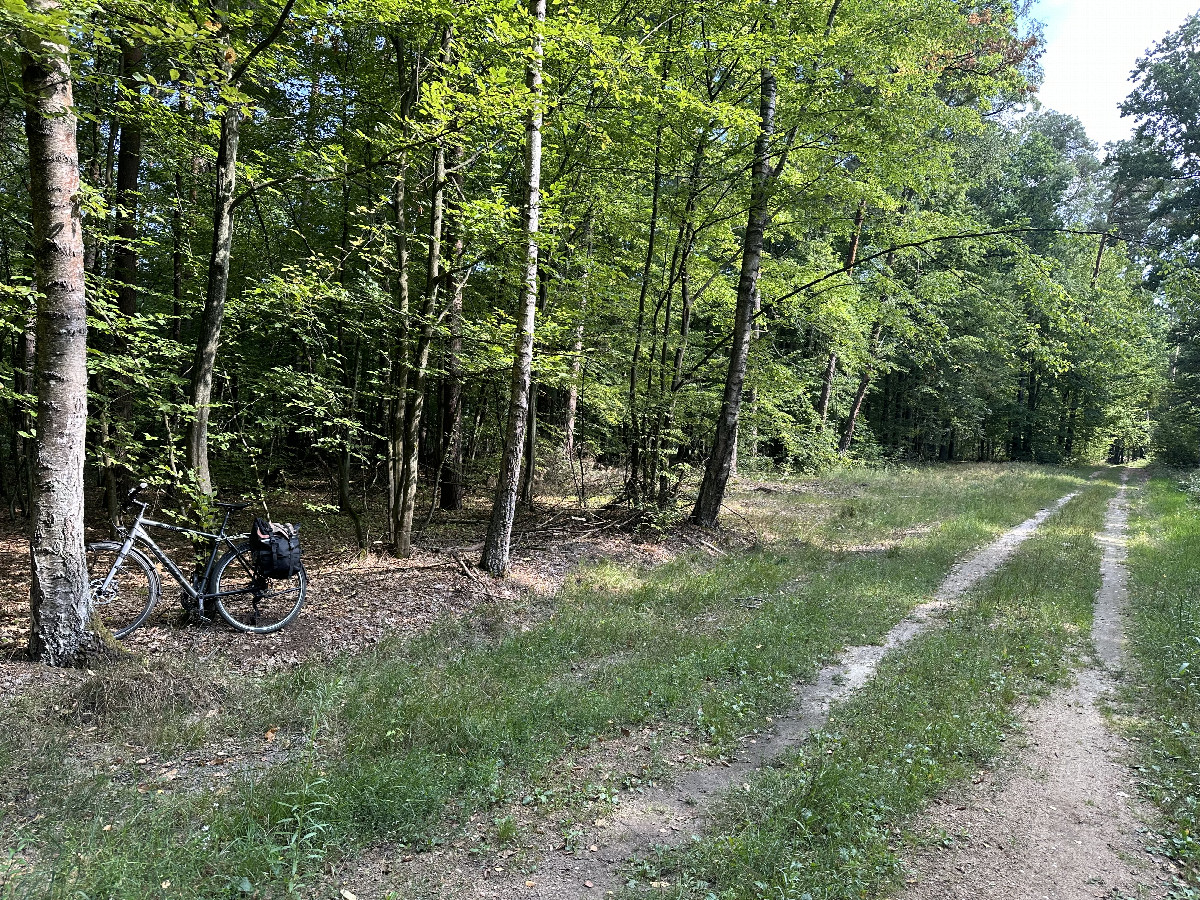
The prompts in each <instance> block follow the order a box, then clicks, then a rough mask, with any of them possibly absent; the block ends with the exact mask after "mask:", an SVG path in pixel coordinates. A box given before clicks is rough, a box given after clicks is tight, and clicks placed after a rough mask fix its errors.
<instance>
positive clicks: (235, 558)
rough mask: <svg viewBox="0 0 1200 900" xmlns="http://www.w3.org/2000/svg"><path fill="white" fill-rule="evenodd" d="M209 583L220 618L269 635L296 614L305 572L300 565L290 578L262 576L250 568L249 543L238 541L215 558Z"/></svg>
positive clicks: (305, 588)
mask: <svg viewBox="0 0 1200 900" xmlns="http://www.w3.org/2000/svg"><path fill="white" fill-rule="evenodd" d="M211 585H212V594H211V596H213V598H214V599H215V600H216V604H217V612H219V613H220V614H221V618H222V619H224V620H225V621H226V622H228V623H229V624H230V625H232V626H233V627H234V628H236V629H238V630H239V631H249V632H250V633H252V634H270V633H271V632H272V631H278V630H279V629H280V628H282V627H283V626H285V625H287V624H288V623H289V622H291V621H292V619H294V618H296V616H298V615H300V607H301V606H302V605H303V604H304V595H305V593H306V592H307V591H308V575H307V573H306V572H305V571H304V566H303V565H301V566H300V568H299V569H298V570H297V571H296V574H295V575H293V576H292V577H291V578H264V577H262V576H261V575H259V574H257V573H256V572H255V571H254V554H253V553H252V552H251V550H250V545H249V544H241V545H240V546H238V548H237V549H236V550H230V551H229V552H228V553H226V554H225V555H224V556H222V557H221V558H220V559H219V560H217V565H216V567H215V568H214V569H213V574H212V582H211Z"/></svg>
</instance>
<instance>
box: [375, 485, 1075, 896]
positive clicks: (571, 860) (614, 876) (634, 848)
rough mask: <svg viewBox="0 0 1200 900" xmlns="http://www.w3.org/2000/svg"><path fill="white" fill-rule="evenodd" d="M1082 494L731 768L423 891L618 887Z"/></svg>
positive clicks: (946, 587)
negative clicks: (637, 864) (527, 859)
mask: <svg viewBox="0 0 1200 900" xmlns="http://www.w3.org/2000/svg"><path fill="white" fill-rule="evenodd" d="M1075 496H1076V493H1071V494H1068V495H1067V496H1065V497H1062V498H1061V499H1060V500H1058V501H1057V502H1056V503H1054V504H1052V505H1051V506H1049V507H1047V508H1046V509H1043V510H1042V511H1041V512H1039V513H1038V514H1037V515H1035V516H1033V517H1031V518H1030V519H1028V520H1026V521H1025V522H1022V523H1021V524H1020V525H1018V526H1017V527H1015V528H1013V529H1011V530H1010V531H1008V532H1006V533H1005V534H1003V535H1002V536H1001V537H1000V538H998V539H997V540H996V541H994V542H993V543H991V544H989V545H988V546H986V547H984V548H983V549H982V550H980V551H978V552H977V553H975V554H974V555H972V556H970V557H968V558H967V559H965V560H964V561H963V562H961V563H959V564H958V565H957V566H955V567H954V569H953V570H951V572H950V573H949V574H948V575H947V576H946V578H945V579H944V581H943V582H942V584H941V586H940V587H939V589H938V592H937V594H936V596H935V598H934V599H933V600H931V601H930V602H928V603H925V604H922V605H921V606H918V607H917V608H916V609H914V610H913V611H912V613H910V614H909V615H908V616H907V617H906V618H904V619H903V620H902V621H901V622H899V623H898V624H897V625H896V626H895V627H894V628H893V629H892V630H891V631H890V632H889V633H888V634H887V636H886V637H885V639H884V641H883V642H882V643H881V644H874V645H867V646H857V647H849V648H847V649H846V650H845V651H843V653H842V655H841V656H840V658H839V659H838V660H837V662H835V663H834V664H832V665H830V666H827V667H826V668H824V669H822V670H821V671H820V672H819V673H818V675H817V677H816V679H815V680H814V681H813V682H812V683H810V684H806V685H803V686H801V687H800V689H799V691H798V692H797V702H796V703H795V705H794V706H793V707H792V708H791V710H789V711H788V712H787V713H786V714H784V715H783V716H781V717H779V718H777V719H776V720H775V723H774V727H773V729H772V731H771V732H769V733H767V734H760V735H757V736H756V737H755V738H753V739H747V740H746V741H745V742H744V743H743V746H742V749H741V752H740V753H738V754H736V755H735V756H734V758H733V759H731V760H730V761H729V764H728V765H723V766H708V767H705V768H700V769H696V770H694V771H692V772H689V773H686V774H683V775H681V776H680V777H679V778H678V779H677V780H675V781H674V782H672V783H670V784H664V785H661V786H659V787H658V788H657V789H656V790H655V791H653V792H652V793H649V794H647V795H646V796H644V797H642V798H639V799H638V800H636V801H632V802H627V803H623V804H621V805H620V806H619V807H617V809H616V810H615V812H614V813H613V814H612V815H611V816H610V817H609V818H607V819H601V820H597V823H596V825H595V827H592V828H589V829H587V830H586V832H585V833H584V834H583V835H582V836H581V838H580V840H579V841H578V850H577V851H576V852H573V853H570V852H567V851H565V850H563V849H557V850H554V849H550V848H545V851H544V852H543V854H542V856H541V859H540V861H539V862H538V863H537V864H536V866H535V867H530V866H528V865H525V866H522V867H521V868H522V870H523V871H521V872H520V873H516V872H512V871H510V870H508V866H507V865H506V864H503V863H505V860H503V859H501V860H490V861H489V862H490V863H491V864H490V865H488V864H485V865H483V866H480V865H479V863H478V862H475V863H474V864H473V865H472V863H471V862H467V861H466V860H457V861H453V862H452V861H450V860H445V859H443V861H442V862H441V863H440V864H435V865H434V866H433V867H432V868H434V869H440V870H441V871H440V872H439V873H438V874H437V875H435V876H434V880H435V881H440V882H441V884H440V886H435V885H430V884H429V881H428V880H426V881H425V883H426V885H427V887H426V888H425V890H427V891H428V892H429V894H430V895H433V896H438V897H455V898H458V897H489V898H516V897H521V898H532V900H583V898H595V897H604V896H606V895H608V894H611V893H613V892H615V891H616V889H617V888H618V887H619V876H620V874H621V872H622V870H623V868H624V867H625V865H626V864H627V862H628V861H629V860H630V858H632V857H637V856H643V855H646V854H648V853H649V852H650V851H651V850H652V849H653V848H654V847H656V846H669V845H676V844H678V843H680V842H682V841H686V840H687V839H688V838H689V836H690V835H692V834H696V833H698V832H699V831H700V830H701V829H702V828H703V827H704V822H705V812H706V810H707V809H708V808H710V807H711V805H712V804H713V803H714V802H715V801H716V799H717V798H718V796H719V795H720V794H721V793H722V792H723V791H725V790H727V789H729V788H730V787H733V786H735V785H737V784H740V783H741V782H743V781H745V780H747V779H748V778H749V777H751V776H752V775H753V773H754V772H755V771H756V770H758V769H761V768H762V767H763V766H765V765H767V764H768V763H769V762H770V761H771V760H772V759H774V758H775V757H777V756H779V755H780V754H782V753H784V752H785V751H787V750H788V749H789V748H790V747H792V746H794V745H796V744H797V743H799V742H801V741H803V740H804V738H805V737H806V736H807V735H808V734H809V733H810V732H812V731H814V730H816V729H818V728H820V727H822V726H823V725H824V724H825V723H826V721H827V720H828V718H829V709H830V706H831V705H832V704H833V703H836V702H838V701H840V700H843V699H845V698H846V697H847V696H849V695H850V694H851V693H853V692H854V691H856V690H858V689H859V688H861V687H862V686H863V685H864V684H866V683H867V681H869V680H870V678H871V676H872V675H873V674H874V672H875V669H876V667H877V666H878V665H879V662H880V661H881V660H882V659H883V658H884V656H886V655H887V654H888V653H890V652H892V651H893V650H895V649H896V648H898V647H901V646H903V645H904V644H906V643H908V642H909V641H911V640H912V639H913V638H915V637H917V635H919V634H921V633H922V632H924V631H926V630H927V629H928V628H930V627H932V626H934V625H936V624H937V621H938V619H939V616H938V614H939V613H941V612H944V611H945V610H946V608H947V607H949V606H951V605H952V604H953V603H954V602H955V601H956V600H957V599H958V598H959V597H961V596H962V595H963V594H964V593H965V592H967V591H968V590H970V589H971V588H972V587H974V586H975V585H976V584H977V583H978V582H979V581H980V580H982V579H983V578H984V577H986V576H987V575H989V574H990V573H992V572H993V571H995V570H996V569H997V568H999V567H1000V566H1001V565H1003V564H1004V562H1005V561H1006V560H1008V558H1009V557H1011V556H1012V554H1013V553H1015V552H1016V550H1017V548H1018V547H1019V546H1020V545H1021V544H1022V543H1024V542H1025V541H1026V540H1028V539H1029V538H1030V537H1032V536H1033V534H1034V533H1035V532H1036V531H1037V529H1038V527H1039V526H1041V524H1042V523H1043V522H1045V521H1046V519H1048V518H1049V517H1050V516H1051V515H1053V514H1054V513H1055V512H1057V511H1058V510H1060V509H1061V508H1062V507H1063V506H1065V505H1066V504H1067V503H1068V502H1069V501H1070V500H1071V499H1073V498H1074V497H1075ZM430 862H431V860H429V858H428V857H424V858H423V857H422V856H420V855H418V856H416V857H415V858H414V857H408V858H406V859H405V860H404V861H403V863H402V864H401V865H400V866H397V867H396V868H397V869H399V870H400V871H397V872H394V874H395V875H399V876H400V879H399V880H400V881H402V882H403V881H405V880H408V881H409V883H410V884H414V883H417V882H420V881H422V880H425V879H428V878H429V876H430V875H431V874H433V873H432V872H430V871H429V870H428V869H426V871H425V873H424V874H425V879H422V878H421V877H420V876H419V875H417V873H418V872H420V871H421V869H423V868H426V867H427V866H428V864H429V863H430ZM455 862H457V863H458V864H455ZM447 863H449V865H447ZM464 863H465V864H464ZM497 863H502V864H501V865H497ZM408 867H411V868H409V872H408V873H405V871H404V870H405V869H406V868H408ZM472 870H473V871H472ZM406 875H407V877H406ZM414 875H415V876H416V877H413V876H414Z"/></svg>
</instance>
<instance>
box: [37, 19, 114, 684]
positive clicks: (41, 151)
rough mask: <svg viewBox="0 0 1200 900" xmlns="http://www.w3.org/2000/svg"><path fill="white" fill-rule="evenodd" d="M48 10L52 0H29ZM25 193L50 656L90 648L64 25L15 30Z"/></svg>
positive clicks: (83, 396)
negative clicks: (19, 34) (33, 281)
mask: <svg viewBox="0 0 1200 900" xmlns="http://www.w3.org/2000/svg"><path fill="white" fill-rule="evenodd" d="M28 5H29V9H30V11H31V12H33V13H35V14H42V15H47V14H53V13H55V12H57V10H58V9H59V8H60V5H59V3H58V2H57V0H29V4H28ZM23 43H24V52H23V53H22V58H21V66H22V72H21V83H22V87H23V89H24V93H25V98H26V104H27V106H26V112H25V134H26V137H27V138H28V141H29V193H30V198H31V200H32V222H33V253H34V259H35V261H36V265H37V284H38V291H39V296H38V301H37V323H38V327H37V439H36V443H35V460H36V461H35V464H34V468H35V473H36V474H35V477H34V492H33V523H32V528H31V531H30V542H29V550H30V561H31V569H32V581H31V585H30V596H29V605H30V612H31V616H32V628H31V629H30V633H29V655H30V656H31V657H32V658H33V659H38V660H41V661H42V662H44V663H47V664H49V665H53V666H68V665H75V664H79V663H81V662H83V660H84V658H85V656H86V655H87V653H88V652H89V651H94V650H95V649H97V648H98V646H99V644H98V640H97V637H96V635H95V634H94V632H93V631H92V627H91V609H90V606H91V604H90V601H89V597H88V573H87V561H86V556H85V554H84V534H83V489H84V478H83V458H84V444H85V439H86V433H87V305H86V301H85V297H84V273H83V229H82V221H81V217H80V210H79V152H78V148H77V147H76V143H75V114H74V111H73V105H74V100H73V98H72V91H71V68H70V62H69V39H68V36H67V33H66V30H65V28H63V29H61V30H58V29H56V30H54V31H49V30H47V31H44V32H42V34H41V35H35V34H33V33H26V34H25V35H24V36H23Z"/></svg>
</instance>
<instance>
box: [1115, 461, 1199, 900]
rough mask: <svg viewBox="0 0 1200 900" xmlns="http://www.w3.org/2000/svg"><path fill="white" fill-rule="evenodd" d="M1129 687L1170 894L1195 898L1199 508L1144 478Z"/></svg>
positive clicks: (1134, 557) (1161, 482)
mask: <svg viewBox="0 0 1200 900" xmlns="http://www.w3.org/2000/svg"><path fill="white" fill-rule="evenodd" d="M1131 532H1132V535H1131V546H1130V555H1129V574H1130V584H1129V588H1130V603H1129V612H1130V614H1129V620H1128V621H1129V626H1128V628H1129V634H1128V639H1129V649H1130V651H1132V655H1133V657H1134V662H1135V665H1134V666H1133V667H1132V668H1133V681H1132V687H1131V690H1132V692H1133V694H1134V695H1135V698H1136V701H1137V705H1138V707H1139V708H1140V710H1141V713H1142V714H1141V715H1140V716H1139V717H1138V718H1137V719H1136V720H1135V726H1134V729H1135V733H1136V735H1137V736H1138V737H1139V738H1140V739H1141V740H1140V744H1141V746H1142V748H1143V757H1144V758H1143V766H1142V770H1141V774H1142V777H1143V783H1144V784H1145V786H1146V788H1147V789H1148V791H1149V793H1150V796H1151V798H1152V799H1153V800H1154V801H1155V802H1156V803H1157V804H1158V806H1159V807H1160V808H1161V809H1162V812H1163V817H1164V818H1163V824H1162V831H1163V842H1164V845H1165V849H1166V850H1167V851H1168V852H1169V853H1170V854H1171V855H1172V856H1173V857H1174V858H1175V859H1176V860H1177V861H1178V862H1179V864H1180V865H1181V867H1182V868H1183V870H1184V873H1185V874H1184V882H1183V883H1180V884H1178V885H1176V887H1175V889H1174V891H1173V893H1172V895H1171V896H1173V897H1179V898H1194V897H1200V835H1198V834H1197V832H1198V831H1200V504H1197V502H1196V501H1195V500H1194V499H1189V497H1188V495H1187V494H1185V493H1183V492H1182V491H1180V490H1179V489H1178V488H1177V487H1176V485H1175V483H1174V482H1173V481H1171V480H1170V479H1167V478H1154V479H1152V480H1151V481H1150V482H1149V484H1148V486H1147V489H1146V493H1145V499H1144V502H1143V503H1142V504H1141V506H1140V507H1139V508H1138V509H1137V510H1136V511H1135V514H1134V516H1133V518H1132V521H1131Z"/></svg>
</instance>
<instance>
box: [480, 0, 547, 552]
mask: <svg viewBox="0 0 1200 900" xmlns="http://www.w3.org/2000/svg"><path fill="white" fill-rule="evenodd" d="M530 12H531V14H532V15H533V18H534V20H535V22H534V30H533V54H532V56H531V58H530V61H529V71H528V73H527V84H528V87H529V95H530V96H529V102H530V111H529V119H528V121H527V122H526V125H525V237H526V242H525V278H524V292H523V296H522V298H521V304H520V312H519V315H518V319H517V334H516V338H515V340H514V344H515V346H514V353H513V356H514V358H513V369H512V390H511V394H510V396H509V401H508V425H507V427H506V429H505V435H504V452H503V456H502V459H501V463H500V475H499V477H498V478H497V479H496V498H495V501H494V502H493V504H492V517H491V520H490V521H489V522H488V530H487V536H486V537H485V538H484V542H483V557H482V559H481V562H480V564H481V565H482V566H483V568H484V569H486V570H487V571H489V572H491V573H492V574H493V575H503V574H504V573H505V572H507V571H508V554H509V545H510V543H511V541H512V527H513V519H514V518H515V516H516V512H517V480H518V479H519V478H520V477H521V456H522V450H523V448H524V445H525V421H526V419H527V418H528V416H529V388H530V381H531V379H532V377H533V331H534V326H535V321H536V318H537V301H538V245H537V235H538V223H539V214H540V212H541V184H542V26H543V24H544V23H545V21H546V0H531V3H530Z"/></svg>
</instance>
